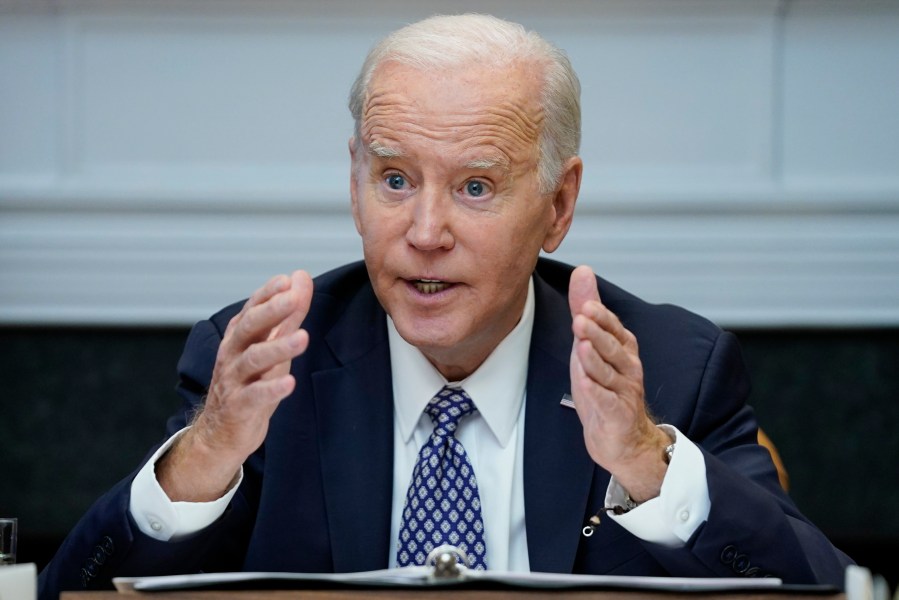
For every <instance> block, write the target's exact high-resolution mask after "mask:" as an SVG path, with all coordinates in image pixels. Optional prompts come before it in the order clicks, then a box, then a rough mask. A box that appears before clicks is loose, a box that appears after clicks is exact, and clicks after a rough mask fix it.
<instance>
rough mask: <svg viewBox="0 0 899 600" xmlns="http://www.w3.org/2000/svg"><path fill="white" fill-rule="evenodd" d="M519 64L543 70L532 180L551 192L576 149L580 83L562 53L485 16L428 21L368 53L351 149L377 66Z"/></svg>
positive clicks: (356, 95) (354, 99)
mask: <svg viewBox="0 0 899 600" xmlns="http://www.w3.org/2000/svg"><path fill="white" fill-rule="evenodd" d="M521 60H526V61H532V62H533V63H534V65H535V66H536V67H539V68H542V70H543V92H542V97H541V106H542V108H543V113H544V114H543V119H544V120H543V128H542V130H541V131H540V137H539V141H538V147H539V152H540V156H539V159H538V163H537V178H538V182H539V185H540V191H541V192H543V193H549V192H552V191H553V190H555V188H556V187H557V186H558V185H559V179H560V178H561V176H562V168H563V165H564V163H565V161H566V160H567V159H569V158H571V157H572V156H576V155H577V153H578V150H579V148H580V143H581V105H580V95H581V85H580V82H579V81H578V78H577V75H576V74H575V72H574V69H573V68H572V67H571V62H570V61H569V60H568V56H566V54H565V53H564V52H563V51H562V50H560V49H559V48H557V47H555V46H553V45H552V44H550V43H549V42H547V41H546V40H544V39H543V38H541V37H540V36H539V35H538V34H537V33H535V32H533V31H527V30H526V29H525V28H524V27H522V26H521V25H519V24H517V23H511V22H509V21H504V20H502V19H498V18H496V17H492V16H489V15H478V14H465V15H441V16H435V17H430V18H428V19H425V20H423V21H419V22H418V23H413V24H412V25H407V26H406V27H403V28H402V29H399V30H397V31H395V32H393V33H392V34H390V35H388V36H387V37H386V38H384V39H383V40H381V42H379V43H378V44H377V45H376V46H375V47H374V48H372V50H371V51H370V52H369V53H368V56H367V57H366V59H365V62H364V63H363V64H362V70H361V71H360V72H359V75H358V77H356V81H355V82H354V83H353V87H352V89H351V90H350V101H349V106H350V112H351V113H352V114H353V119H354V120H355V136H356V142H357V144H361V136H360V134H361V121H362V112H363V110H364V108H365V103H366V100H367V98H368V91H369V90H368V87H369V84H370V83H371V78H372V74H373V73H374V71H375V70H376V69H377V67H378V66H379V65H380V64H382V63H384V62H387V61H396V62H400V63H403V64H406V65H409V66H412V67H414V68H417V69H422V70H426V69H439V68H447V67H453V66H458V65H461V64H470V63H476V64H481V65H483V64H487V65H491V66H495V67H502V66H508V65H509V64H511V63H513V62H515V61H521Z"/></svg>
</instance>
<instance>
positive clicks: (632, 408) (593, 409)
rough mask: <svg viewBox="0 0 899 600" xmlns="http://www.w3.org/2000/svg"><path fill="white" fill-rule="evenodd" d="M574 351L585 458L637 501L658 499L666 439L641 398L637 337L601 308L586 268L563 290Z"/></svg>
mask: <svg viewBox="0 0 899 600" xmlns="http://www.w3.org/2000/svg"><path fill="white" fill-rule="evenodd" d="M568 305H569V307H570V309H571V316H572V319H573V322H572V331H573V332H574V347H573V348H572V350H571V394H572V397H573V399H574V405H575V407H576V409H577V413H578V416H579V417H580V419H581V424H582V425H583V426H584V441H585V443H586V445H587V452H589V454H590V457H591V458H592V459H593V460H594V461H595V462H596V463H597V464H599V465H600V466H601V467H603V468H604V469H606V470H607V471H609V472H610V473H611V474H612V475H613V476H614V477H615V478H616V479H617V480H618V482H619V483H620V484H621V485H622V487H624V489H625V490H627V492H628V493H629V494H630V497H631V498H632V499H633V500H635V501H636V502H643V501H646V500H649V499H650V498H654V497H656V496H658V495H659V491H660V490H661V487H662V479H663V478H664V476H665V471H666V469H667V465H666V464H665V461H664V459H663V456H664V449H665V447H666V446H667V445H668V444H670V443H671V440H670V438H669V437H668V435H667V434H666V433H665V432H664V431H662V430H661V429H659V428H658V427H656V426H655V423H653V421H652V419H651V418H650V417H649V414H648V412H647V409H646V403H645V401H644V394H643V364H642V363H641V362H640V356H639V353H638V348H637V338H636V337H635V336H634V334H633V333H631V332H630V331H628V330H627V329H626V328H625V327H624V325H622V324H621V321H619V320H618V317H617V316H615V314H614V313H612V312H611V311H610V310H609V309H608V308H606V307H605V305H603V303H602V301H601V300H600V297H599V290H598V289H597V285H596V277H595V276H594V275H593V271H592V270H591V269H590V268H589V267H585V266H580V267H578V268H576V269H575V270H574V272H573V273H572V274H571V280H570V283H569V288H568Z"/></svg>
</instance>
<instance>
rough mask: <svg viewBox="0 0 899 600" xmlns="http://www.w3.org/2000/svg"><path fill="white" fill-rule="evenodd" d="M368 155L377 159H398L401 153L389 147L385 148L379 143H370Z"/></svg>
mask: <svg viewBox="0 0 899 600" xmlns="http://www.w3.org/2000/svg"><path fill="white" fill-rule="evenodd" d="M368 153H369V154H371V155H372V156H377V157H378V158H398V157H400V156H402V155H403V153H402V152H400V151H399V150H397V149H395V148H391V147H390V146H385V145H384V144H381V143H379V142H372V143H371V144H369V145H368Z"/></svg>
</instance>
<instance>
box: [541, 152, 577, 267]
mask: <svg viewBox="0 0 899 600" xmlns="http://www.w3.org/2000/svg"><path fill="white" fill-rule="evenodd" d="M583 172H584V162H583V161H582V160H581V158H580V157H579V156H572V157H571V158H569V159H568V160H567V161H565V166H564V168H563V170H562V177H561V179H560V182H559V188H558V189H557V190H556V191H555V193H554V194H553V199H552V215H553V217H552V222H551V224H550V227H549V229H548V230H547V232H546V237H545V238H544V239H543V250H544V251H545V252H555V251H556V249H557V248H558V247H559V245H560V244H561V243H562V240H563V239H565V236H566V235H567V234H568V229H569V228H570V227H571V220H572V219H573V218H574V205H575V204H576V203H577V196H578V193H579V192H580V189H581V175H582V174H583Z"/></svg>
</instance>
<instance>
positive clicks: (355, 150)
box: [349, 137, 362, 235]
mask: <svg viewBox="0 0 899 600" xmlns="http://www.w3.org/2000/svg"><path fill="white" fill-rule="evenodd" d="M349 147H350V202H351V204H352V209H353V221H354V222H355V223H356V231H358V232H359V235H362V221H361V219H360V217H359V176H360V169H361V168H362V165H361V164H360V163H359V159H360V156H359V155H360V154H361V153H360V152H359V147H358V145H357V144H356V138H355V137H351V138H350V141H349Z"/></svg>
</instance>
